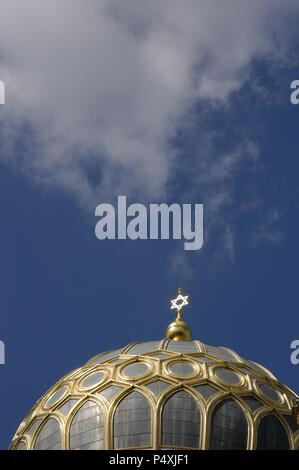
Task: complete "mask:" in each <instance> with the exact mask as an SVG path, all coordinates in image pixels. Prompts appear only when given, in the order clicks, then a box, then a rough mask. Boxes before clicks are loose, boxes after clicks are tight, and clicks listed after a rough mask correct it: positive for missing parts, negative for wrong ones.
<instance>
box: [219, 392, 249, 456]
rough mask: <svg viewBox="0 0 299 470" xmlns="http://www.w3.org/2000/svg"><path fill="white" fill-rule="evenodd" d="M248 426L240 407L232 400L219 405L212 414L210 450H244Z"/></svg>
mask: <svg viewBox="0 0 299 470" xmlns="http://www.w3.org/2000/svg"><path fill="white" fill-rule="evenodd" d="M247 434H248V424H247V420H246V417H245V415H244V413H243V410H242V408H241V407H240V405H239V404H238V403H237V402H236V401H235V400H232V399H227V400H224V401H223V402H221V403H219V404H218V405H217V406H216V408H215V409H214V411H213V413H212V419H211V438H210V449H213V450H244V449H246V447H247Z"/></svg>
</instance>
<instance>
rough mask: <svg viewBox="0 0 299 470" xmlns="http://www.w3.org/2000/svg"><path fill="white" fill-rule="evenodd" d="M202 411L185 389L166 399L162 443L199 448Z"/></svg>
mask: <svg viewBox="0 0 299 470" xmlns="http://www.w3.org/2000/svg"><path fill="white" fill-rule="evenodd" d="M199 436H200V411H199V408H198V406H197V403H196V401H195V400H194V398H193V397H192V396H191V395H190V394H189V393H187V392H185V391H183V390H182V391H179V392H176V393H175V394H174V395H172V396H171V397H170V398H168V400H167V401H166V403H165V405H164V408H163V414H162V445H163V446H171V447H176V448H184V447H189V448H192V449H198V448H199Z"/></svg>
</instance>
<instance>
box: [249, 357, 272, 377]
mask: <svg viewBox="0 0 299 470" xmlns="http://www.w3.org/2000/svg"><path fill="white" fill-rule="evenodd" d="M244 362H245V364H247V365H248V366H249V367H251V369H253V370H255V371H256V372H258V373H259V374H261V375H263V376H268V377H271V378H275V377H274V375H272V374H271V373H270V372H269V371H267V370H264V369H263V368H262V367H261V366H260V365H259V364H256V363H255V362H252V361H244Z"/></svg>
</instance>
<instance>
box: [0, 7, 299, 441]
mask: <svg viewBox="0 0 299 470" xmlns="http://www.w3.org/2000/svg"><path fill="white" fill-rule="evenodd" d="M11 3H14V0H11ZM11 3H9V2H7V3H6V2H4V15H3V16H2V17H3V18H4V19H3V23H4V21H5V20H6V23H7V24H9V20H11V21H12V18H13V17H12V16H11V15H12V11H11V8H12V7H11V6H9V5H11ZM50 3H51V2H46V4H47V9H48V11H47V13H48V18H50V24H52V28H56V30H57V37H58V39H57V42H56V40H55V41H49V37H47V35H49V36H50V33H51V34H52V30H51V28H50V27H49V31H48V30H47V29H45V30H44V31H43V32H41V29H42V28H41V27H40V25H43V21H44V19H45V18H44V16H43V15H45V13H42V12H41V11H40V10H39V7H38V4H37V3H36V2H35V1H33V0H28V1H27V4H28V5H27V6H28V8H27V12H26V15H27V16H26V17H25V20H24V21H23V25H22V26H20V30H19V34H20V36H19V37H17V38H13V37H12V36H11V35H10V33H9V30H7V31H5V28H1V20H0V52H1V53H0V79H3V80H5V82H6V90H7V102H6V104H5V106H2V107H0V154H1V158H0V214H1V230H0V260H1V263H0V285H1V295H0V311H1V316H0V339H1V340H2V341H4V342H5V345H6V365H4V366H0V378H1V383H2V384H3V385H2V387H1V392H0V422H1V429H0V447H1V448H6V447H7V446H8V443H9V440H10V438H11V437H12V435H13V433H14V431H15V429H16V428H17V426H18V424H19V422H20V421H21V420H22V418H23V417H24V416H25V414H26V413H27V412H28V411H29V409H30V408H31V407H32V406H33V404H34V402H35V400H36V399H38V398H39V397H40V395H41V394H42V393H44V392H45V391H46V390H47V388H49V387H50V386H51V385H52V384H53V383H54V382H55V381H56V380H58V379H59V378H60V377H61V376H63V375H64V374H65V373H67V372H68V371H70V370H72V369H74V368H76V367H78V366H80V365H81V364H82V363H83V362H85V361H86V360H87V359H88V358H89V357H91V356H92V355H94V354H96V353H98V352H101V351H104V350H107V349H114V348H117V347H119V346H122V345H125V344H127V343H129V342H131V341H135V340H140V341H141V340H145V341H146V340H152V339H159V338H162V337H163V335H164V331H165V327H166V326H167V325H168V323H169V322H170V321H171V319H172V318H173V313H172V312H171V311H170V310H169V305H170V299H171V298H173V296H174V295H175V293H176V290H177V288H178V287H182V288H183V290H184V291H185V292H186V293H188V294H189V295H190V299H191V303H190V306H189V307H188V308H187V309H186V313H185V318H186V320H187V321H188V322H189V324H190V326H191V328H192V331H193V337H194V338H196V339H200V340H201V341H203V342H204V343H207V344H212V345H216V346H217V345H219V346H227V347H231V348H232V349H235V350H236V351H237V352H239V353H240V355H242V356H244V357H245V358H248V359H252V360H254V361H256V362H259V363H261V364H264V365H265V366H266V367H268V368H269V369H270V370H272V371H273V373H274V374H276V375H277V376H278V377H279V378H280V379H281V380H282V381H283V382H284V383H286V384H287V385H288V386H290V387H291V388H293V389H294V390H296V391H297V392H298V391H299V381H298V370H299V369H298V367H299V366H293V365H291V363H290V352H291V351H290V347H289V345H290V343H291V341H292V340H294V339H298V304H299V293H298V280H299V272H298V270H299V268H298V256H299V249H298V231H299V225H298V209H299V207H298V205H299V203H298V178H297V175H298V171H299V164H298V138H297V135H298V119H299V118H298V113H299V106H298V107H297V106H294V105H292V104H291V103H290V82H291V81H292V80H295V79H299V68H298V59H297V57H298V50H299V49H298V43H297V40H296V30H295V28H294V23H295V18H296V16H295V14H296V15H297V16H298V13H299V9H298V8H297V9H296V2H292V1H287V2H278V1H275V2H273V5H274V6H275V8H274V7H273V10H271V15H273V17H272V21H271V25H269V23H268V22H267V18H269V10H268V9H267V2H252V6H251V7H249V6H246V7H245V6H244V9H245V10H244V12H243V15H241V16H242V17H241V19H239V20H238V21H239V22H238V21H237V18H239V17H238V14H237V13H238V12H237V11H236V10H237V9H238V8H237V3H235V2H228V3H229V7H228V12H226V13H225V14H224V16H223V17H222V18H218V15H217V8H216V7H214V6H211V7H210V6H207V5H208V4H206V6H205V7H201V8H202V9H203V10H202V11H198V10H197V8H198V7H197V6H196V2H190V4H189V5H188V8H187V9H186V12H184V14H185V15H186V17H185V18H184V21H185V22H186V24H187V25H188V21H189V26H188V27H186V26H185V22H184V21H182V23H181V22H180V21H181V16H182V15H181V11H180V7H179V3H177V2H174V5H175V8H174V9H173V12H172V16H171V19H169V18H168V15H167V13H168V10H167V8H165V9H164V7H160V6H159V2H153V7H147V8H146V9H145V10H144V11H142V12H140V11H139V9H138V4H137V3H136V2H134V1H131V2H124V3H126V4H127V7H128V8H127V9H125V8H122V7H121V6H120V5H118V3H117V2H112V7H108V6H107V4H106V2H103V4H104V6H105V8H106V9H105V8H104V7H103V10H104V11H100V12H98V11H97V14H98V15H99V16H98V18H97V19H98V21H99V28H100V29H101V31H102V32H101V34H104V36H105V39H106V41H107V42H108V41H109V44H110V46H111V47H110V56H109V54H108V52H107V48H106V49H105V48H104V49H103V50H102V49H101V46H100V45H99V43H98V41H100V39H101V35H99V36H97V31H98V29H97V24H96V23H94V19H93V16H94V15H93V14H92V13H93V10H92V8H93V7H94V8H95V2H90V5H89V6H88V7H87V11H86V15H85V16H84V19H83V20H82V24H81V23H80V21H79V18H80V15H81V12H82V8H84V6H83V3H82V2H81V1H78V2H76V6H75V7H74V9H73V10H72V12H71V19H72V20H73V21H71V22H70V23H71V26H69V27H68V28H69V30H67V31H66V33H67V36H68V38H70V39H69V43H67V46H65V43H64V42H63V38H64V34H65V31H64V28H62V27H61V24H60V22H59V21H58V18H57V17H56V15H55V11H54V10H53V11H52V7H51V6H50ZM211 4H212V5H213V2H211ZM282 4H283V5H284V6H283V7H282ZM63 5H64V6H65V9H64V7H63V8H62V11H61V14H62V18H63V15H64V14H65V15H66V17H67V15H68V14H70V11H69V9H68V8H67V2H65V1H64V2H63ZM33 12H35V14H34V15H33ZM194 12H195V13H196V14H197V13H203V17H204V18H205V17H206V21H207V22H208V24H210V26H211V25H213V27H215V25H217V26H218V28H216V29H217V33H216V32H215V31H214V32H210V29H211V28H209V27H207V28H206V30H205V31H203V32H201V33H199V32H198V30H197V27H196V25H197V23H196V15H195V19H194V20H192V18H193V17H194ZM282 13H283V14H282ZM51 14H52V15H53V17H51V16H49V15H51ZM188 15H189V16H188ZM205 15H206V16H205ZM20 16H21V17H22V15H20ZM245 16H246V18H245V19H244V18H243V17H245ZM166 20H167V21H166ZM168 20H169V21H171V22H172V24H171V27H170V26H169V24H168V23H169V21H168ZM245 20H246V21H245ZM193 21H194V24H193ZM200 21H203V23H202V24H201V28H202V30H203V29H204V27H205V24H204V23H205V21H204V20H200V19H198V22H199V23H200ZM32 23H33V28H32ZM239 23H240V24H239ZM47 24H48V23H47ZM78 25H79V26H80V27H78ZM3 26H5V25H4V24H3ZM219 26H221V27H219ZM22 28H23V29H22ZM85 28H88V30H91V31H93V34H94V35H93V36H92V35H91V37H88V38H87V39H86V36H85V35H84V34H83V33H84V32H85ZM3 29H4V32H3ZM29 30H30V31H33V32H32V36H31V37H30V40H29V39H28V37H27V35H26V34H25V33H26V31H27V32H28V31H29ZM189 30H190V31H189ZM173 32H174V33H176V34H174V37H172V36H171V35H172V34H173ZM204 33H205V34H204ZM22 35H23V36H22ZM35 35H40V38H41V41H40V42H41V44H42V45H41V47H42V46H45V45H46V46H47V51H48V55H47V56H46V58H44V55H43V54H42V53H41V51H40V50H39V49H38V47H39V45H37V44H36V41H35V40H34V38H35ZM25 36H26V38H27V39H28V44H26V47H25V46H24V48H23V49H22V47H21V45H22V43H23V42H24V41H23V40H24V38H25ZM77 37H79V39H80V41H79V39H78V44H79V45H80V50H79V51H78V44H77V43H76V38H77ZM83 37H84V38H85V39H84V40H86V42H85V43H84V41H83ZM59 41H61V44H60V43H59ZM136 41H137V43H138V46H137V45H136V44H137V43H136ZM175 41H177V42H175ZM94 42H95V44H94ZM120 43H121V44H123V51H120V53H119V56H118V48H119V44H120ZM140 43H141V46H139V44H140ZM60 45H61V47H62V49H63V48H64V47H66V49H65V50H64V49H63V53H64V57H66V58H68V60H65V61H63V60H62V56H61V57H60V56H59V51H60V49H59V47H60ZM97 46H98V47H97ZM139 47H142V50H141V51H140V50H138V48H139ZM74 51H75V53H74ZM82 51H83V52H84V51H85V52H86V51H89V52H90V54H83V55H84V57H83V58H82ZM55 52H57V54H56V55H55ZM97 54H98V55H99V57H100V59H101V60H100V61H96V62H97V63H98V62H100V63H101V64H102V65H101V67H100V68H97V67H98V65H97V63H95V60H94V58H95V57H97ZM124 54H125V55H126V60H124V59H123V57H122V56H123V55H124ZM176 54H177V55H176ZM77 55H78V57H77ZM24 59H26V60H24ZM116 60H117V64H118V65H117V66H116V65H115V61H116ZM82 61H83V63H82ZM88 61H89V62H88ZM53 64H54V67H53ZM165 64H166V65H165ZM79 65H82V66H83V68H84V67H86V68H85V77H86V76H87V78H88V84H87V85H83V83H84V81H82V80H81V78H82V77H79V78H80V79H79V78H78V80H77V82H78V83H76V84H74V86H70V81H69V79H70V77H71V76H72V73H73V71H74V70H75V71H76V72H78V73H79V72H80V71H79ZM45 67H46V68H47V70H46V72H47V73H46V72H45V71H44V68H45ZM76 67H78V69H77V68H76ZM53 70H55V73H54V72H53ZM22 83H23V84H25V85H26V86H20V84H22ZM57 84H59V85H60V86H59V89H58V88H57ZM55 86H56V87H55ZM53 88H54V89H53ZM74 97H77V100H74ZM119 194H125V195H127V196H128V199H129V202H143V203H144V204H148V203H150V202H151V203H156V202H158V203H159V202H168V203H172V202H178V203H193V204H194V203H203V204H204V220H205V236H204V247H203V248H202V250H200V251H198V252H186V251H184V249H183V244H182V242H180V241H172V240H169V241H166V240H163V241H149V240H147V241H141V240H138V241H130V240H121V241H118V240H115V241H113V240H109V241H108V240H107V241H99V240H97V239H96V237H95V235H94V227H95V223H96V219H95V217H94V210H95V207H96V205H97V204H99V203H101V202H113V201H115V198H116V197H117V195H119Z"/></svg>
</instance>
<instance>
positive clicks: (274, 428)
mask: <svg viewBox="0 0 299 470" xmlns="http://www.w3.org/2000/svg"><path fill="white" fill-rule="evenodd" d="M257 449H259V450H287V449H289V439H288V436H287V433H286V431H285V429H284V427H283V425H282V424H281V422H280V421H279V419H278V418H276V416H274V415H267V416H265V417H264V418H263V419H262V420H261V422H260V425H259V428H258V440H257Z"/></svg>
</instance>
